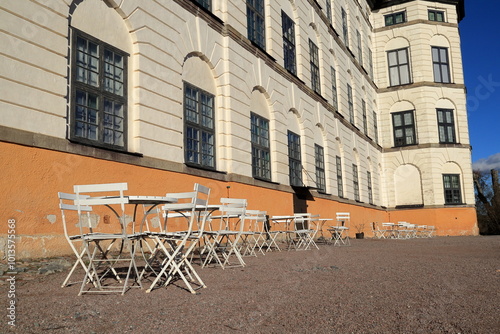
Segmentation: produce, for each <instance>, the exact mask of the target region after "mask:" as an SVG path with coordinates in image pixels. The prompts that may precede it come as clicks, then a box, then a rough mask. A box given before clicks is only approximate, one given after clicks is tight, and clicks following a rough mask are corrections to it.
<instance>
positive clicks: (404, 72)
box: [399, 65, 410, 85]
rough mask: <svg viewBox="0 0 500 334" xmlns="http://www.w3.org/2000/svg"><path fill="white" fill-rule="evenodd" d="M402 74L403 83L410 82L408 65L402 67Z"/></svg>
mask: <svg viewBox="0 0 500 334" xmlns="http://www.w3.org/2000/svg"><path fill="white" fill-rule="evenodd" d="M399 69H400V73H399V74H400V76H401V82H400V84H401V85H404V84H408V83H410V69H409V68H408V65H403V66H401V67H400V68H399Z"/></svg>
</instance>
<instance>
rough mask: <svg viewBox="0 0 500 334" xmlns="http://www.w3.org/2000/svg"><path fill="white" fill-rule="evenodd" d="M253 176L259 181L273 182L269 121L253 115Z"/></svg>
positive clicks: (251, 119) (251, 118)
mask: <svg viewBox="0 0 500 334" xmlns="http://www.w3.org/2000/svg"><path fill="white" fill-rule="evenodd" d="M250 122H251V130H250V131H251V135H252V174H253V177H255V178H258V179H263V180H267V181H270V180H271V151H270V147H269V121H268V120H267V119H265V118H263V117H261V116H259V115H257V114H254V113H251V115H250Z"/></svg>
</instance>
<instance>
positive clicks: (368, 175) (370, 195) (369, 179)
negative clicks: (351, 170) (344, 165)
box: [366, 172, 373, 204]
mask: <svg viewBox="0 0 500 334" xmlns="http://www.w3.org/2000/svg"><path fill="white" fill-rule="evenodd" d="M366 182H367V184H368V203H370V204H373V189H372V173H370V172H366Z"/></svg>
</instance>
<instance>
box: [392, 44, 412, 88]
mask: <svg viewBox="0 0 500 334" xmlns="http://www.w3.org/2000/svg"><path fill="white" fill-rule="evenodd" d="M387 62H388V64H389V81H390V85H391V86H399V85H405V84H409V83H410V81H411V80H410V60H409V57H408V48H404V49H399V50H392V51H388V52H387Z"/></svg>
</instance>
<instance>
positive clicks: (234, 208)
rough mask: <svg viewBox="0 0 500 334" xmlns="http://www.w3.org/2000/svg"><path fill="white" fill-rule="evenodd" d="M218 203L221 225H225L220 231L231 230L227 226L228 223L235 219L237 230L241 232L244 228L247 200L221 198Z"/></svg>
mask: <svg viewBox="0 0 500 334" xmlns="http://www.w3.org/2000/svg"><path fill="white" fill-rule="evenodd" d="M220 203H221V206H220V208H219V211H220V212H221V216H222V219H221V224H225V226H221V229H223V228H225V229H231V227H230V226H229V224H230V221H231V219H234V218H236V219H238V221H237V223H238V226H239V230H240V231H243V228H244V227H245V212H246V208H247V204H248V203H247V200H246V199H243V198H221V199H220Z"/></svg>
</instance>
